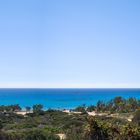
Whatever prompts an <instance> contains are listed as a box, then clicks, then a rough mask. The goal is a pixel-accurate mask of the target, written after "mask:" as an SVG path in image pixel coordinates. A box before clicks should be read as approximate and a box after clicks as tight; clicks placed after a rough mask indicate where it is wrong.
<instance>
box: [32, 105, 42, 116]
mask: <svg viewBox="0 0 140 140" xmlns="http://www.w3.org/2000/svg"><path fill="white" fill-rule="evenodd" d="M33 112H34V113H36V114H41V113H42V112H43V105H41V104H37V105H33Z"/></svg>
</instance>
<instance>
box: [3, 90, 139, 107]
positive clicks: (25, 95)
mask: <svg viewBox="0 0 140 140" xmlns="http://www.w3.org/2000/svg"><path fill="white" fill-rule="evenodd" d="M116 96H122V97H123V98H129V97H135V98H137V99H140V89H0V105H10V104H19V105H20V106H21V107H22V108H25V107H26V106H33V105H34V104H42V105H43V106H44V108H45V109H48V108H53V109H64V108H65V109H70V108H75V107H77V106H79V105H83V104H86V105H94V104H96V103H97V101H98V100H103V101H108V100H110V99H112V98H114V97H116Z"/></svg>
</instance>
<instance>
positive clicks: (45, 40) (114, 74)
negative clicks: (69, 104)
mask: <svg viewBox="0 0 140 140" xmlns="http://www.w3.org/2000/svg"><path fill="white" fill-rule="evenodd" d="M139 7H140V1H139V0H20V1H19V0H12V1H11V0H0V87H1V88H140V8H139Z"/></svg>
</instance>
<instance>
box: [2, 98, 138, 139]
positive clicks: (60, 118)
mask: <svg viewBox="0 0 140 140" xmlns="http://www.w3.org/2000/svg"><path fill="white" fill-rule="evenodd" d="M30 110H32V111H33V112H32V113H29V112H30ZM17 111H21V107H20V106H19V105H10V106H0V140H59V139H60V135H59V134H64V135H65V137H64V138H65V139H66V140H139V139H140V101H139V100H137V99H135V98H129V99H123V98H122V97H116V98H114V99H112V100H110V101H108V102H103V101H98V102H97V105H91V106H88V107H87V106H86V105H82V106H79V107H77V108H75V109H74V110H72V111H74V112H80V113H66V112H63V111H59V110H53V109H48V110H46V111H45V110H43V106H42V105H34V106H33V107H32V109H31V108H30V107H26V111H27V114H26V115H19V114H17V113H16V112H17ZM72 111H71V112H72ZM92 111H94V112H96V115H95V116H90V115H89V114H88V112H92ZM99 114H100V115H99ZM112 114H113V115H112ZM129 116H133V117H132V120H131V121H128V120H127V119H126V118H127V117H129Z"/></svg>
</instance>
